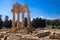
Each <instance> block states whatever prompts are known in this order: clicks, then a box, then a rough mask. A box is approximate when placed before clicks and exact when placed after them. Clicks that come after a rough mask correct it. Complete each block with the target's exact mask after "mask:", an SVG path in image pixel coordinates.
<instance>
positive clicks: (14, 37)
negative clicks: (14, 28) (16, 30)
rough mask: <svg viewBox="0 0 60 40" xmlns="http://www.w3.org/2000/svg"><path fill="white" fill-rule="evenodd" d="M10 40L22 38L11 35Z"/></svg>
mask: <svg viewBox="0 0 60 40" xmlns="http://www.w3.org/2000/svg"><path fill="white" fill-rule="evenodd" d="M8 40H20V37H19V36H16V35H14V34H11V35H10V36H9V38H8Z"/></svg>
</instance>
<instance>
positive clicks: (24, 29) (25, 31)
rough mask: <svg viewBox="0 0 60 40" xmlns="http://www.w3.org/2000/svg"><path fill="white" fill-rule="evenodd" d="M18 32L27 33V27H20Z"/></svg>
mask: <svg viewBox="0 0 60 40" xmlns="http://www.w3.org/2000/svg"><path fill="white" fill-rule="evenodd" d="M19 32H20V33H28V30H27V28H20V30H19Z"/></svg>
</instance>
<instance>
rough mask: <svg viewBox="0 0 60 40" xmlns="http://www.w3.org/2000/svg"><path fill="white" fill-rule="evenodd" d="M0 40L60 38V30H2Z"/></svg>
mask: <svg viewBox="0 0 60 40" xmlns="http://www.w3.org/2000/svg"><path fill="white" fill-rule="evenodd" d="M0 40H60V30H58V29H53V30H52V29H50V30H37V29H36V30H35V31H33V33H29V34H24V33H23V34H21V33H11V32H9V31H7V30H0Z"/></svg>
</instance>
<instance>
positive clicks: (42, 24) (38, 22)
mask: <svg viewBox="0 0 60 40" xmlns="http://www.w3.org/2000/svg"><path fill="white" fill-rule="evenodd" d="M31 23H32V26H33V27H34V28H38V27H41V28H44V27H46V25H45V19H41V18H36V19H33V20H32V22H31Z"/></svg>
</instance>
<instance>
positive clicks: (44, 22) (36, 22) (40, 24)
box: [0, 15, 60, 29]
mask: <svg viewBox="0 0 60 40" xmlns="http://www.w3.org/2000/svg"><path fill="white" fill-rule="evenodd" d="M15 24H17V22H16V23H15ZM46 26H52V28H55V27H54V26H58V27H57V28H60V20H59V19H54V20H49V19H42V18H33V20H32V21H31V27H34V28H45V27H46ZM3 27H4V28H11V27H12V20H9V17H8V16H5V19H4V21H3V20H2V15H0V29H1V28H3ZM25 27H27V17H25Z"/></svg>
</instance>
